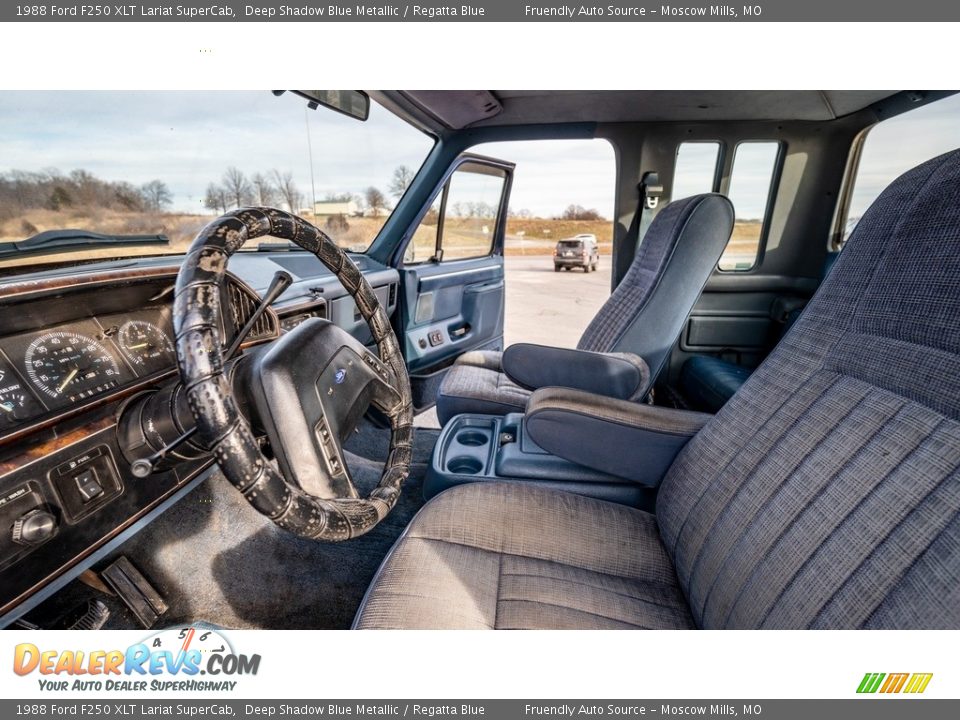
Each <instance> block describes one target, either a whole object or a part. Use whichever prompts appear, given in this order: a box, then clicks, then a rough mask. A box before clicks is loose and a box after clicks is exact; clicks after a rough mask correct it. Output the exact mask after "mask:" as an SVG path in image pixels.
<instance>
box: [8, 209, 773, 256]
mask: <svg viewBox="0 0 960 720" xmlns="http://www.w3.org/2000/svg"><path fill="white" fill-rule="evenodd" d="M212 219H213V215H192V214H182V213H124V212H119V211H114V210H96V209H94V210H91V209H84V208H67V209H64V210H60V211H53V210H33V211H28V212H26V213H24V214H23V215H19V216H15V217H12V218H10V219H7V220H6V221H4V222H0V242H11V241H13V242H15V241H19V240H23V239H24V238H25V237H28V236H30V235H33V234H36V233H38V232H42V231H44V230H61V229H73V228H79V229H88V230H95V231H97V232H101V233H106V234H116V235H138V234H163V235H166V236H167V237H168V238H169V240H170V242H169V245H167V246H165V247H163V248H157V247H151V248H150V249H149V252H150V253H151V254H157V253H161V252H162V253H182V252H183V251H184V250H185V249H186V248H187V246H188V245H189V244H190V242H191V241H192V240H193V238H194V237H195V236H196V234H197V232H198V231H199V230H200V229H201V228H203V226H204V225H206V224H207V223H208V222H210V221H211V220H212ZM307 219H311V218H307ZM385 220H386V218H367V217H364V218H348V219H347V220H346V226H344V225H343V223H342V222H339V221H337V220H329V219H327V218H317V219H316V220H315V222H316V224H317V226H318V227H320V229H321V230H324V231H325V232H327V233H328V234H330V235H331V236H332V237H333V238H334V240H336V242H337V244H338V245H340V246H341V247H344V248H349V249H353V250H363V249H365V248H366V247H367V246H368V245H369V244H370V243H371V242H372V241H373V239H374V238H375V237H376V235H377V233H378V232H379V231H380V228H381V227H383V223H384V222H385ZM492 225H493V221H492V220H491V219H484V218H447V220H446V221H445V225H444V234H445V242H444V252H445V257H446V259H454V258H456V257H477V256H482V255H484V254H486V252H487V251H488V248H489V246H490V233H491V232H492ZM580 233H592V234H594V235H596V236H597V241H598V244H599V247H600V254H601V255H609V254H611V252H612V237H613V223H612V222H610V221H609V220H597V221H592V220H553V219H540V218H525V219H520V218H510V219H509V220H508V221H507V238H506V243H505V249H504V250H505V254H506V255H511V256H528V255H530V256H536V255H550V254H552V253H553V248H554V246H555V245H556V243H557V241H558V240H561V239H563V238H568V237H573V236H574V235H578V234H580ZM759 236H760V223H759V222H756V221H740V222H737V224H736V226H735V227H734V232H733V237H732V238H731V241H730V245H729V246H728V248H727V251H726V253H725V258H727V259H728V260H729V263H730V265H731V267H733V266H734V265H736V264H737V263H747V264H749V263H750V262H751V261H752V258H753V257H754V255H755V254H756V245H757V240H758V238H759ZM435 242H436V227H435V225H434V226H432V225H429V224H427V223H424V224H423V225H422V226H421V227H420V228H418V229H417V232H416V233H415V234H414V242H413V244H412V246H411V247H412V254H411V252H408V261H410V260H416V261H422V260H426V259H427V258H429V257H431V256H432V255H433V252H434V246H435ZM140 252H142V249H140V248H131V249H129V251H128V252H127V253H126V254H130V255H135V254H138V253H140ZM117 254H118V251H117V250H114V249H104V250H96V251H88V252H87V257H113V256H116V255H117ZM120 254H124V253H120ZM22 262H26V259H24V261H22ZM5 264H7V265H8V266H9V265H14V264H18V261H7V262H6V263H5ZM724 267H725V265H724ZM725 269H730V268H725Z"/></svg>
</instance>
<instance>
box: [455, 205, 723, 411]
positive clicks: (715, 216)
mask: <svg viewBox="0 0 960 720" xmlns="http://www.w3.org/2000/svg"><path fill="white" fill-rule="evenodd" d="M698 213H699V215H698ZM705 216H706V217H709V219H710V220H709V226H708V227H705V226H704V224H703V218H704V217H705ZM697 217H699V218H700V222H698V221H697V219H696V218H697ZM732 227H733V208H732V206H731V205H730V203H729V201H728V200H727V199H726V198H723V197H721V196H719V195H714V194H705V195H693V196H691V197H688V198H683V199H681V200H677V201H676V202H672V203H670V204H668V205H666V206H665V207H664V208H663V209H662V210H661V211H660V212H659V213H657V216H656V217H655V218H654V220H653V222H652V223H651V224H650V227H649V229H648V230H647V233H646V235H644V238H643V241H642V243H641V244H640V247H639V249H638V250H637V254H636V257H634V260H633V263H632V264H631V265H630V269H629V270H628V271H627V274H626V275H625V276H624V278H623V280H622V281H621V282H620V284H619V285H618V286H617V288H616V289H615V290H614V291H613V293H612V294H611V295H610V297H609V298H608V299H607V301H606V302H605V303H604V304H603V307H601V308H600V311H599V312H598V313H597V315H596V317H594V319H593V320H592V321H591V322H590V324H589V325H588V326H587V329H586V330H585V331H584V333H583V336H582V337H581V338H580V342H579V343H578V344H577V349H578V350H587V351H591V352H599V353H635V354H637V355H639V356H641V357H642V359H643V361H644V362H646V363H647V364H648V366H649V367H650V374H651V376H650V379H649V382H651V383H652V382H653V381H654V380H656V375H657V373H658V372H659V371H660V368H661V366H662V365H663V363H664V362H665V361H666V358H667V356H668V355H669V352H670V348H671V347H672V346H673V344H674V342H676V339H677V337H678V336H679V334H680V331H681V330H682V328H683V323H684V322H685V320H686V317H687V315H688V314H689V312H690V310H691V308H692V307H693V303H694V302H696V299H697V296H698V295H699V291H700V288H702V287H703V284H704V283H705V282H706V280H707V278H708V277H709V275H710V273H711V272H712V270H713V268H714V267H715V265H716V261H717V260H718V259H719V257H720V254H721V253H722V252H723V248H724V247H725V246H726V243H727V241H728V240H729V238H730V231H731V229H732ZM685 231H686V232H685ZM684 245H685V246H686V247H687V248H692V249H691V250H690V252H691V253H692V254H693V255H694V256H695V260H693V259H691V257H689V256H688V257H687V258H686V259H685V260H678V261H677V262H676V263H675V265H678V266H681V267H682V268H683V271H684V273H685V277H684V278H683V279H682V280H681V279H679V278H673V279H672V281H664V282H663V283H661V280H663V278H664V277H665V275H666V274H667V271H666V268H667V265H668V263H669V261H670V260H671V258H674V257H680V256H681V255H682V252H681V250H680V248H681V247H682V246H684ZM671 282H672V283H673V284H674V285H676V286H677V287H680V286H683V285H689V286H690V287H693V288H695V292H693V293H686V294H685V297H684V299H679V296H678V298H677V299H676V300H675V301H674V302H673V304H671V305H670V306H669V307H663V306H661V307H660V308H659V309H650V313H649V314H650V315H655V314H658V313H659V314H660V315H661V316H662V320H663V321H662V322H661V323H660V324H656V323H652V324H651V325H650V327H645V328H639V330H638V327H637V323H638V322H640V321H641V318H642V316H643V313H644V311H645V310H647V309H648V307H651V308H652V305H653V304H654V301H653V298H654V295H655V291H656V290H657V288H658V287H662V288H663V289H664V290H666V289H667V288H669V287H670V286H671ZM666 295H667V293H666V292H664V291H661V292H660V296H661V301H662V302H666V301H664V300H663V298H664V297H665V296H666ZM668 319H669V320H668ZM631 328H632V329H633V332H634V337H630V336H629V332H630V331H631ZM476 355H477V354H476V353H468V354H466V355H463V356H461V357H460V358H459V359H458V360H457V362H456V363H454V365H453V366H452V367H451V368H450V369H449V370H448V371H447V374H446V376H445V377H444V379H443V382H442V383H441V385H440V390H439V392H438V393H437V415H438V417H439V418H440V422H442V423H446V422H447V421H448V420H450V418H452V417H453V416H455V415H457V414H459V413H467V412H472V413H486V414H499V415H502V414H505V413H508V412H522V411H523V409H524V408H525V407H526V404H527V400H528V399H529V397H530V392H529V391H527V390H525V389H524V388H522V387H520V386H518V385H516V384H515V383H513V382H511V381H510V379H509V378H508V377H507V376H506V375H505V374H504V373H503V371H502V370H501V369H500V367H499V365H500V362H499V354H496V355H495V354H494V353H483V355H484V356H487V357H485V358H484V359H483V361H482V362H478V358H477V357H476ZM648 389H649V388H648V387H644V388H643V389H642V391H641V392H640V393H639V395H640V396H641V397H642V396H644V395H646V393H647V390H648Z"/></svg>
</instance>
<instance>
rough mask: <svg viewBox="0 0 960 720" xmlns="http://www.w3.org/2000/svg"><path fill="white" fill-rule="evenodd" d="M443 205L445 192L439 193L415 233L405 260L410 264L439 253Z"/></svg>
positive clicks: (408, 246)
mask: <svg viewBox="0 0 960 720" xmlns="http://www.w3.org/2000/svg"><path fill="white" fill-rule="evenodd" d="M442 207H443V192H441V193H440V194H439V195H437V199H436V200H434V201H433V205H431V206H430V209H429V210H427V214H426V215H424V216H423V220H421V221H420V224H419V225H418V226H417V229H416V231H415V232H414V233H413V238H412V239H411V240H410V244H409V245H407V251H406V253H404V256H403V261H404V262H405V263H407V264H408V265H410V264H412V263H419V262H425V261H427V260H429V259H430V258H432V257H433V256H434V255H436V254H437V240H438V239H439V237H440V209H441V208H442Z"/></svg>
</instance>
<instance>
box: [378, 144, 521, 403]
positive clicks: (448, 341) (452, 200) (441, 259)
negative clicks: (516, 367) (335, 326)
mask: <svg viewBox="0 0 960 720" xmlns="http://www.w3.org/2000/svg"><path fill="white" fill-rule="evenodd" d="M512 172H513V165H512V164H510V163H504V162H502V161H499V160H493V159H491V158H483V157H480V156H476V155H462V156H461V157H460V158H458V160H457V163H456V164H455V166H454V169H453V170H452V171H451V172H450V173H448V174H447V176H446V177H445V178H444V181H443V183H442V185H441V186H440V187H438V188H437V190H436V192H435V195H434V198H433V199H432V200H431V202H430V204H429V206H428V207H426V208H425V209H424V214H423V217H422V218H421V221H420V222H419V223H418V225H417V227H416V228H414V229H413V230H412V231H411V233H410V236H409V237H410V240H409V243H408V246H407V249H406V251H405V252H404V254H403V255H404V259H403V260H402V261H401V262H400V263H399V265H400V266H399V267H398V268H397V269H398V271H399V273H400V285H401V309H400V313H399V314H398V324H399V326H400V327H399V328H398V330H399V332H398V334H399V335H400V337H402V343H403V351H404V356H405V358H406V360H407V367H408V368H409V370H410V380H411V385H412V388H413V397H414V407H415V408H416V409H417V410H423V409H426V408H428V407H430V406H431V405H433V404H434V401H435V398H436V391H437V389H438V388H439V385H440V382H441V381H442V379H443V376H444V375H445V374H446V371H447V369H448V368H449V367H450V366H451V365H452V364H453V363H454V361H455V360H456V359H457V357H459V356H460V355H462V354H463V353H465V352H469V351H471V350H502V349H503V312H504V271H503V242H504V234H505V229H506V208H507V203H508V199H509V192H510V183H511V179H512ZM431 246H432V254H431Z"/></svg>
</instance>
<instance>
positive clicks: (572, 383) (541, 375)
mask: <svg viewBox="0 0 960 720" xmlns="http://www.w3.org/2000/svg"><path fill="white" fill-rule="evenodd" d="M501 363H502V367H503V372H504V373H506V375H507V377H509V378H510V379H511V380H512V381H513V382H515V383H516V384H517V385H520V386H521V387H525V388H527V389H528V390H536V389H538V388H543V387H563V388H574V389H577V390H584V391H586V392H590V393H597V394H598V395H606V396H607V397H614V398H621V399H623V400H639V399H641V398H642V397H643V396H644V395H645V394H646V392H647V390H648V386H649V384H650V368H648V367H647V363H646V362H644V360H643V358H642V357H640V356H639V355H633V354H631V353H595V352H587V351H586V350H570V349H568V348H556V347H549V346H547V345H533V344H531V343H517V344H516V345H511V346H510V347H508V348H507V349H506V350H504V351H503V358H502V360H501Z"/></svg>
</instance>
